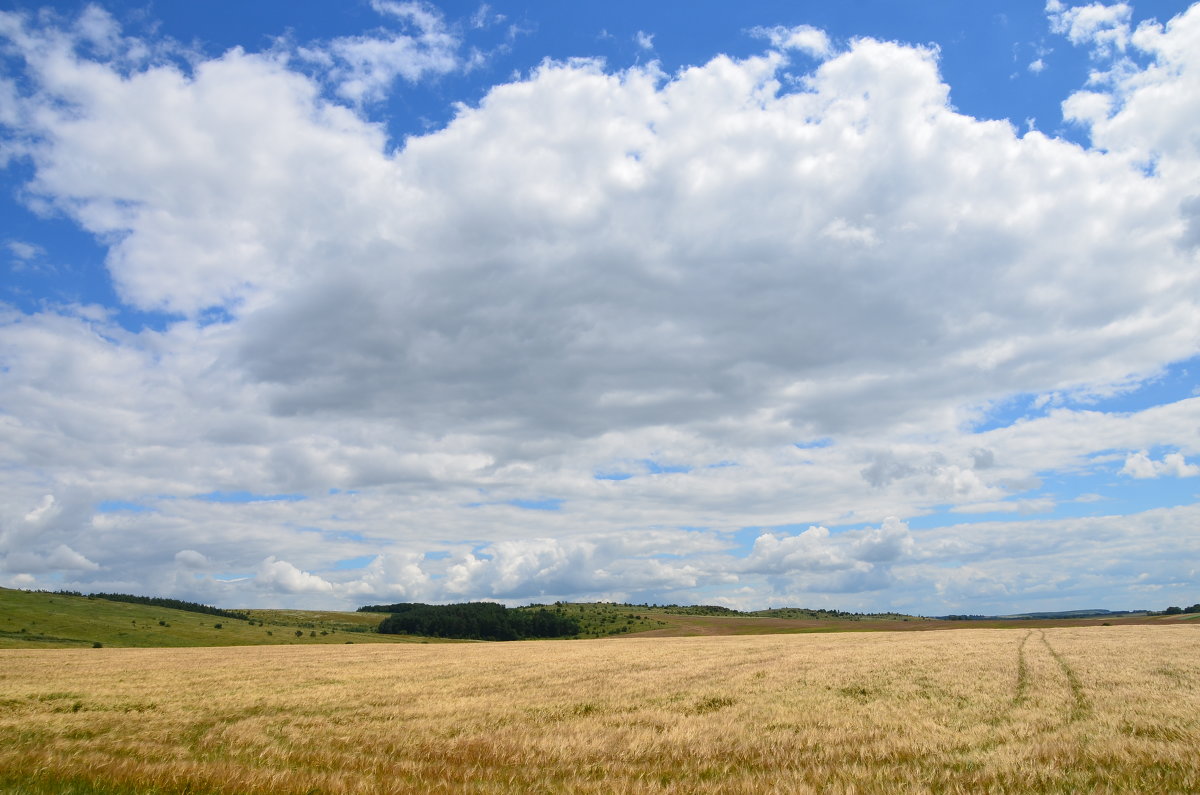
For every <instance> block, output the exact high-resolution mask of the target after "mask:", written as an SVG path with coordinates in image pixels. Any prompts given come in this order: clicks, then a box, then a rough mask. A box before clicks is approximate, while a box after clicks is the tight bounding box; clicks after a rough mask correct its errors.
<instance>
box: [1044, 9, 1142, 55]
mask: <svg viewBox="0 0 1200 795" xmlns="http://www.w3.org/2000/svg"><path fill="white" fill-rule="evenodd" d="M1132 12H1133V9H1132V8H1131V7H1130V6H1129V5H1128V4H1127V3H1113V4H1112V5H1105V4H1104V3H1091V4H1089V5H1086V6H1070V7H1068V6H1066V5H1064V4H1063V3H1062V2H1060V1H1059V0H1049V2H1047V3H1046V14H1047V16H1048V17H1049V19H1050V29H1051V30H1053V31H1054V32H1055V33H1062V34H1065V35H1066V36H1067V38H1068V39H1070V41H1071V43H1072V44H1089V45H1091V46H1092V47H1093V48H1094V51H1095V52H1096V53H1097V55H1100V56H1105V57H1106V56H1109V55H1111V54H1113V53H1114V52H1123V51H1124V50H1125V47H1126V45H1127V44H1128V43H1129V22H1130V17H1131V15H1132Z"/></svg>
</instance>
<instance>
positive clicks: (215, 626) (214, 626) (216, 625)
mask: <svg viewBox="0 0 1200 795" xmlns="http://www.w3.org/2000/svg"><path fill="white" fill-rule="evenodd" d="M220 628H221V625H220V624H213V629H220Z"/></svg>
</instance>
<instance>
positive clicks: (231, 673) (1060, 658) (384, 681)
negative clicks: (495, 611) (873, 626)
mask: <svg viewBox="0 0 1200 795" xmlns="http://www.w3.org/2000/svg"><path fill="white" fill-rule="evenodd" d="M1197 652H1200V627H1196V626H1161V627H1147V626H1129V627H1089V628H1064V629H1041V628H1031V629H1010V630H995V629H963V630H958V631H953V632H905V633H898V632H897V633H892V632H881V633H855V634H837V635H782V636H781V635H769V636H735V637H703V638H653V639H638V638H621V639H613V640H596V641H559V642H523V643H477V644H455V645H433V644H430V645H420V644H409V645H396V646H362V645H348V646H324V647H322V646H295V647H263V648H200V649H108V648H105V649H78V650H76V649H71V650H55V651H43V650H38V651H23V650H17V651H5V652H0V789H3V791H5V792H16V793H43V792H46V793H49V792H64V791H75V792H80V793H83V792H88V793H118V792H120V793H124V792H164V793H166V792H192V793H196V792H221V793H308V792H320V793H325V792H328V793H386V792H485V793H490V792H596V793H600V792H604V793H610V792H618V793H619V792H678V793H683V792H688V793H692V792H843V793H850V792H1139V793H1144V792H1196V791H1200V756H1198V755H1197V754H1196V753H1195V749H1196V747H1197V744H1198V743H1197V741H1198V740H1200V654H1198V653H1197Z"/></svg>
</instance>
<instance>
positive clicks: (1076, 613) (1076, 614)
mask: <svg viewBox="0 0 1200 795" xmlns="http://www.w3.org/2000/svg"><path fill="white" fill-rule="evenodd" d="M1153 612H1155V611H1153V610H1103V609H1101V608H1095V609H1091V610H1047V611H1043V612H1038V613H1010V614H1008V615H1003V616H979V615H948V616H933V617H934V618H937V619H941V620H942V621H998V620H1001V619H1003V620H1010V621H1011V620H1014V619H1030V620H1034V619H1046V618H1097V617H1100V616H1114V617H1116V616H1144V615H1149V614H1151V613H1153Z"/></svg>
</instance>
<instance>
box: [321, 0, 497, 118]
mask: <svg viewBox="0 0 1200 795" xmlns="http://www.w3.org/2000/svg"><path fill="white" fill-rule="evenodd" d="M371 7H372V8H374V9H375V10H376V11H377V12H379V13H380V14H384V15H387V16H391V17H393V18H395V19H396V20H398V21H400V22H401V23H402V24H404V25H406V26H407V27H411V28H412V29H413V30H412V32H411V33H401V32H396V31H381V32H378V33H374V34H368V35H362V36H343V37H340V38H337V39H333V40H332V41H330V42H329V44H328V45H326V46H325V47H323V48H322V47H317V48H309V50H308V51H306V53H305V55H306V56H307V57H309V58H311V59H314V60H317V61H321V60H322V56H323V55H324V54H325V53H327V54H328V55H329V56H330V57H332V59H333V61H334V63H335V64H336V65H335V67H334V68H333V69H332V70H331V72H330V79H331V80H332V81H333V82H334V83H335V84H336V85H337V92H338V94H340V95H341V96H343V97H345V98H346V99H349V100H351V101H353V102H373V101H377V100H380V99H382V98H383V97H384V95H385V94H386V93H387V91H388V89H389V88H390V87H391V85H392V83H393V82H394V81H395V80H396V78H398V77H400V78H403V79H405V80H407V81H408V82H410V83H413V82H416V81H418V80H420V79H422V78H424V77H426V76H428V75H440V74H447V73H450V72H454V71H458V70H460V69H463V68H464V67H465V62H464V61H463V60H462V58H461V57H460V56H459V54H458V50H459V48H460V46H461V41H460V40H459V38H458V37H457V36H456V35H455V34H453V33H452V32H451V31H450V30H449V29H448V28H447V27H446V22H445V19H444V18H443V16H442V13H441V12H440V11H439V10H438V9H436V8H434V7H432V6H429V5H425V4H423V3H397V2H384V1H383V0H372V3H371ZM480 11H481V12H482V11H483V9H482V8H481V9H480Z"/></svg>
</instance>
